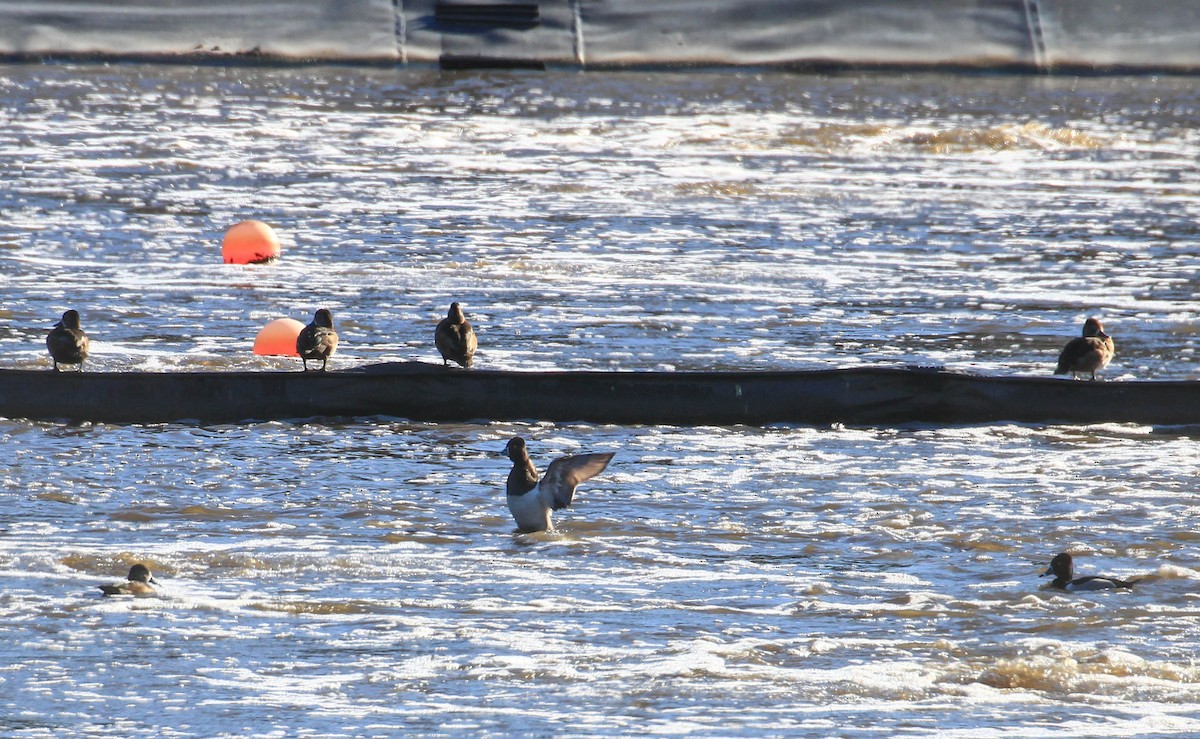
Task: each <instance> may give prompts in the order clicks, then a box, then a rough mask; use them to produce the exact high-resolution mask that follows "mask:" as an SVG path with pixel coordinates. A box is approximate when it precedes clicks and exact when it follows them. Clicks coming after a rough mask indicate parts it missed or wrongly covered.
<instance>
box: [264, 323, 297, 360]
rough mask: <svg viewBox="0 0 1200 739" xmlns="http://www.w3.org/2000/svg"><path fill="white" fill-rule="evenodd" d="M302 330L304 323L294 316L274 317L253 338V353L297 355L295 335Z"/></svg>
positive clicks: (283, 355) (281, 355)
mask: <svg viewBox="0 0 1200 739" xmlns="http://www.w3.org/2000/svg"><path fill="white" fill-rule="evenodd" d="M303 330H304V324H303V323H300V322H299V321H297V320H296V319H295V318H276V319H275V320H274V321H271V322H270V323H268V324H267V325H266V326H263V327H262V330H261V331H259V332H258V336H256V337H255V338H254V353H255V354H267V355H271V356H276V357H298V356H300V355H299V354H297V353H296V337H297V336H299V335H300V332H301V331H303Z"/></svg>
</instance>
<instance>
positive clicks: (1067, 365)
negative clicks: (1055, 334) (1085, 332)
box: [1054, 336, 1092, 375]
mask: <svg viewBox="0 0 1200 739" xmlns="http://www.w3.org/2000/svg"><path fill="white" fill-rule="evenodd" d="M1090 351H1092V345H1091V344H1090V343H1089V342H1088V340H1087V339H1085V338H1084V337H1082V336H1076V337H1075V338H1074V339H1071V340H1070V341H1068V342H1067V345H1066V346H1064V347H1063V350H1062V352H1060V353H1059V355H1058V366H1057V367H1055V368H1054V374H1056V375H1065V374H1067V373H1068V372H1071V371H1073V370H1074V369H1075V366H1076V365H1077V364H1078V363H1079V360H1080V359H1082V358H1083V356H1084V355H1085V354H1087V353H1088V352H1090Z"/></svg>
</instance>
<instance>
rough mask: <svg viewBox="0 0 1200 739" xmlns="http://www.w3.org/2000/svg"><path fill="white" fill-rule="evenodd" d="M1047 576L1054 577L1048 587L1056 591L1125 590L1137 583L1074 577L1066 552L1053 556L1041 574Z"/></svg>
mask: <svg viewBox="0 0 1200 739" xmlns="http://www.w3.org/2000/svg"><path fill="white" fill-rule="evenodd" d="M1047 575H1054V582H1052V583H1050V587H1052V588H1056V589H1058V590H1116V589H1126V590H1127V589H1129V588H1132V587H1133V584H1134V583H1135V582H1137V581H1136V580H1119V579H1117V578H1115V577H1105V576H1103V575H1087V576H1085V577H1075V576H1074V575H1075V561H1074V559H1072V558H1071V555H1070V554H1069V553H1068V552H1062V553H1061V554H1056V555H1054V559H1052V560H1050V567H1049V568H1048V569H1047V570H1046V571H1045V572H1043V573H1042V577H1046V576H1047Z"/></svg>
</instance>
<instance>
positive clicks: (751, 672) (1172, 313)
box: [0, 65, 1200, 739]
mask: <svg viewBox="0 0 1200 739" xmlns="http://www.w3.org/2000/svg"><path fill="white" fill-rule="evenodd" d="M1194 89H1195V80H1194V79H1192V78H1152V77H1139V78H1119V77H1118V78H1108V77H1098V78H1082V79H1076V78H1042V77H1031V76H1030V77H1026V76H948V75H921V76H903V75H857V74H854V75H851V74H847V75H833V76H802V75H763V76H757V75H753V74H716V73H693V74H661V73H656V74H642V73H636V74H635V73H627V74H602V73H596V74H574V73H556V72H549V73H514V74H509V73H463V74H443V73H438V72H434V71H428V70H427V71H411V70H382V69H358V68H344V67H330V68H323V67H307V68H299V69H274V68H260V67H234V68H217V67H199V68H195V67H175V66H138V65H118V66H86V65H45V66H35V65H31V66H7V67H0V100H2V101H3V106H0V123H2V125H0V174H2V176H3V184H2V185H0V289H2V294H3V301H0V350H2V353H3V360H2V361H3V364H4V366H6V367H21V368H45V369H48V368H49V358H48V357H47V356H46V353H45V349H44V337H45V332H46V330H47V329H48V328H49V326H50V325H51V324H52V323H53V322H54V321H55V320H56V319H57V316H58V315H59V314H60V313H61V312H62V311H63V310H65V309H67V308H76V309H78V310H80V312H81V313H82V314H83V320H84V326H85V328H86V329H87V330H88V331H89V333H90V334H91V335H92V337H93V358H92V360H90V361H89V365H88V371H95V372H117V371H124V370H130V369H148V370H162V371H171V370H176V369H209V370H212V371H222V370H230V369H241V370H244V369H261V370H263V371H281V370H288V371H294V370H296V369H297V366H296V362H295V360H283V359H273V358H255V357H253V356H252V355H251V353H250V345H251V342H252V340H253V337H254V335H255V333H256V332H257V330H258V329H259V328H260V327H261V326H262V325H263V324H264V323H265V322H266V321H268V320H270V319H272V318H276V317H279V316H292V317H295V318H299V319H302V320H307V319H308V317H309V316H310V315H311V313H312V311H313V310H314V309H315V308H318V307H328V308H330V309H332V311H333V313H334V316H335V320H336V321H337V322H338V330H339V332H340V334H341V336H342V342H343V343H342V345H341V347H340V349H339V353H338V355H337V356H336V357H335V359H334V363H333V366H334V368H338V367H348V366H354V365H358V364H364V363H371V362H378V361H394V360H409V359H421V360H427V361H433V360H434V359H435V357H436V354H435V352H434V350H433V347H432V341H431V336H432V327H433V324H434V323H435V322H436V320H437V319H438V318H439V317H440V316H441V315H442V314H444V312H445V309H446V306H447V305H448V303H449V302H450V301H451V300H458V301H460V302H462V304H463V306H464V307H465V309H466V311H467V313H468V315H469V317H470V318H471V319H472V320H473V321H474V323H475V325H476V328H477V330H478V332H479V336H480V343H481V349H480V352H479V355H478V363H479V365H480V366H483V367H493V368H506V369H547V368H566V369H587V368H605V369H607V368H613V369H624V370H670V369H673V368H674V369H710V368H749V369H785V368H817V367H833V366H851V365H878V364H893V365H894V364H903V363H921V364H941V365H946V366H949V367H953V368H956V369H961V370H967V371H974V372H982V373H988V374H1002V375H1004V374H1047V373H1049V372H1050V371H1051V369H1052V365H1053V359H1054V357H1055V355H1056V353H1057V351H1058V350H1059V348H1060V347H1061V346H1062V345H1063V343H1064V342H1065V341H1066V340H1067V339H1068V338H1069V337H1071V336H1073V335H1076V334H1077V333H1078V330H1079V327H1080V326H1081V324H1082V320H1083V318H1084V317H1086V316H1088V315H1097V316H1100V317H1102V318H1103V319H1104V321H1105V325H1106V327H1107V328H1108V330H1109V332H1110V333H1112V334H1113V335H1114V337H1115V338H1116V342H1117V358H1116V359H1115V360H1114V362H1113V364H1112V366H1111V367H1110V368H1109V369H1108V371H1107V372H1106V373H1105V375H1106V377H1107V378H1108V379H1109V380H1111V381H1117V382H1119V381H1122V380H1127V379H1131V378H1137V379H1192V378H1194V377H1195V376H1196V369H1195V367H1196V357H1195V350H1196V346H1197V332H1198V331H1200V322H1198V320H1197V318H1196V314H1195V302H1194V298H1195V293H1196V290H1197V287H1198V284H1200V277H1198V274H1197V272H1198V269H1200V260H1198V259H1197V256H1196V255H1197V242H1198V233H1197V232H1198V227H1197V222H1198V216H1200V207H1198V203H1200V200H1198V198H1197V196H1198V195H1200V171H1198V170H1197V167H1196V161H1197V157H1198V155H1200V145H1198V144H1200V141H1198V139H1200V133H1198V132H1197V128H1196V125H1195V123H1196V121H1197V120H1200V98H1198V97H1197V96H1196V95H1195V94H1194ZM244 218H259V219H261V220H264V221H267V222H269V223H271V224H272V225H274V226H275V227H276V228H277V229H278V230H279V232H280V234H281V237H282V239H283V242H284V258H283V260H282V261H280V262H279V263H277V264H275V265H270V266H257V267H241V266H226V265H223V264H221V263H220V250H219V247H220V240H221V236H222V234H223V232H224V229H225V228H226V227H227V226H228V225H229V224H231V223H233V222H235V221H237V220H241V219H244ZM1064 381H1066V380H1064ZM513 435H522V436H525V437H527V438H528V439H529V441H530V446H531V450H532V452H533V454H534V456H535V460H536V461H537V462H538V463H539V464H540V465H541V466H544V465H545V464H546V463H548V462H549V460H550V459H552V458H553V457H555V456H557V455H561V454H564V453H571V452H577V451H615V452H616V458H615V459H614V461H613V463H612V464H611V466H610V467H609V468H608V470H606V471H605V472H604V473H603V474H602V475H600V476H599V477H597V478H595V479H594V480H591V481H589V482H588V483H585V485H584V486H583V487H581V489H580V492H579V494H578V496H577V501H576V506H575V507H573V508H572V509H570V510H567V511H564V512H562V513H561V514H560V516H559V519H558V520H559V524H560V530H559V532H558V533H555V534H538V535H528V536H522V535H515V534H514V533H513V524H512V521H511V519H510V518H509V517H508V513H507V511H506V510H505V507H504V500H503V494H502V492H501V487H502V484H503V480H504V476H505V474H506V461H505V460H504V459H503V458H501V457H499V456H497V454H496V452H498V451H499V450H500V449H501V448H502V447H503V445H504V442H505V440H506V439H507V438H509V437H510V436H513ZM0 440H2V442H3V445H4V449H5V450H6V453H7V458H8V463H7V464H6V465H5V466H4V467H3V468H2V469H0V481H2V488H0V490H2V491H3V496H4V497H3V503H4V505H3V512H2V513H0V584H2V586H3V587H2V589H0V609H2V610H0V612H2V613H3V614H4V617H3V618H0V733H3V734H5V735H12V736H65V735H96V736H98V735H106V736H107V735H125V736H215V735H227V736H235V735H237V736H251V735H252V736H296V735H320V736H389V735H398V734H404V733H436V734H443V735H460V734H463V733H468V734H469V733H485V732H490V733H497V734H499V733H533V734H542V735H549V734H559V735H596V734H600V735H623V734H634V733H653V734H672V735H680V734H694V735H720V736H741V735H764V734H765V735H789V736H794V735H811V736H825V735H837V736H896V735H914V736H924V735H929V734H934V733H936V734H940V735H942V736H962V737H972V739H974V738H976V737H987V736H1005V737H1011V736H1036V737H1046V736H1079V737H1082V736H1096V735H1112V736H1140V735H1149V734H1153V735H1168V734H1180V735H1194V734H1196V733H1200V663H1198V662H1197V649H1196V644H1197V641H1198V639H1200V593H1198V592H1197V583H1198V581H1200V550H1198V545H1200V533H1197V525H1196V521H1197V520H1198V518H1200V503H1198V502H1197V501H1196V499H1195V497H1194V495H1193V491H1194V489H1195V480H1196V475H1197V472H1198V470H1200V452H1198V451H1197V444H1196V432H1195V430H1194V429H1178V428H1176V429H1169V428H1151V427H1139V426H1118V425H1106V426H1092V427H1037V426H1023V425H1007V424H998V425H993V426H986V427H969V428H929V427H909V428H878V429H875V428H840V427H838V428H804V427H796V428H793V427H772V428H765V429H762V428H744V427H736V428H716V427H712V428H674V427H652V426H648V427H615V426H595V425H587V424H541V423H534V422H530V423H504V424H501V423H496V424H451V425H447V424H413V423H409V422H407V421H405V420H403V419H393V418H374V419H338V420H333V421H312V420H310V421H296V422H270V423H257V424H242V425H229V426H207V427H197V426H189V425H164V426H147V427H143V426H108V425H88V424H84V425H74V426H64V425H61V424H51V423H31V422H27V421H23V420H18V419H12V420H0ZM1064 550H1070V551H1073V552H1075V554H1076V555H1077V557H1076V558H1077V567H1078V569H1079V571H1080V574H1088V573H1097V572H1104V573H1106V574H1113V575H1120V576H1126V577H1133V576H1150V577H1149V578H1148V579H1147V580H1146V581H1144V582H1142V583H1139V585H1138V587H1136V588H1135V589H1134V590H1133V592H1122V593H1094V594H1084V595H1074V594H1070V595H1068V594H1062V593H1056V592H1053V591H1047V590H1045V589H1041V586H1043V585H1044V584H1045V581H1044V580H1040V579H1039V577H1038V575H1039V574H1040V573H1041V572H1042V571H1043V570H1044V569H1045V566H1046V563H1047V562H1048V560H1049V558H1050V556H1051V555H1053V554H1054V553H1056V552H1059V551H1064ZM138 561H141V562H146V563H147V564H149V565H150V567H151V569H152V570H154V572H155V573H156V576H157V578H158V579H159V581H160V583H161V587H160V591H161V597H157V598H144V599H135V598H109V599H104V598H101V597H100V595H99V590H97V589H96V585H98V584H100V583H105V582H110V581H113V580H116V579H119V578H120V577H121V576H122V575H123V574H124V572H125V571H127V570H128V567H129V565H130V564H132V563H134V562H138Z"/></svg>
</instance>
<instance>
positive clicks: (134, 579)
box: [97, 562, 158, 595]
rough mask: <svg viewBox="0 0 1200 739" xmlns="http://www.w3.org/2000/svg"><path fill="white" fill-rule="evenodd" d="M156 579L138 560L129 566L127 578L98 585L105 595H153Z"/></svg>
mask: <svg viewBox="0 0 1200 739" xmlns="http://www.w3.org/2000/svg"><path fill="white" fill-rule="evenodd" d="M157 584H158V581H157V580H155V579H154V576H153V575H151V574H150V568H149V567H147V566H146V565H144V564H142V563H141V562H138V563H137V564H135V565H134V566H133V567H130V568H129V579H128V580H126V581H125V582H119V583H114V584H112V585H98V586H97V587H99V588H100V590H101V591H102V592H103V593H104V594H105V595H154V593H155V590H154V588H152V587H150V586H151V585H157Z"/></svg>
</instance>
